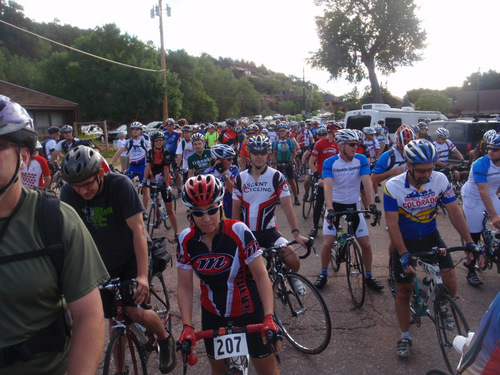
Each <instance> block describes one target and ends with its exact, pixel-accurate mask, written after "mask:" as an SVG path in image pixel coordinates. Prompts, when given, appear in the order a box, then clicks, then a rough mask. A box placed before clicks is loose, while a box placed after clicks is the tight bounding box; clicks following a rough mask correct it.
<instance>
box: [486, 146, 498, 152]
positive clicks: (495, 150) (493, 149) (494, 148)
mask: <svg viewBox="0 0 500 375" xmlns="http://www.w3.org/2000/svg"><path fill="white" fill-rule="evenodd" d="M486 149H487V150H488V151H493V152H497V151H500V148H498V147H486Z"/></svg>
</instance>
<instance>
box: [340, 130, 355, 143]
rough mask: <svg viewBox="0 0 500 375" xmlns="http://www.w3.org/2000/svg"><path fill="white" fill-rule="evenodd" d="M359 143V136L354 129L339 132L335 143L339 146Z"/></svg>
mask: <svg viewBox="0 0 500 375" xmlns="http://www.w3.org/2000/svg"><path fill="white" fill-rule="evenodd" d="M358 141H359V136H358V134H357V133H356V132H355V131H354V130H352V129H342V130H339V131H338V132H337V134H335V142H337V143H339V144H341V143H347V142H358Z"/></svg>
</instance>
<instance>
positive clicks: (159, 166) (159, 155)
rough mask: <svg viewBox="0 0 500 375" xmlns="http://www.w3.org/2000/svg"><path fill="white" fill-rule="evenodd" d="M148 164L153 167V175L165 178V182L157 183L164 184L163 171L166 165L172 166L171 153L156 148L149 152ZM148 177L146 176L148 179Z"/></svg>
mask: <svg viewBox="0 0 500 375" xmlns="http://www.w3.org/2000/svg"><path fill="white" fill-rule="evenodd" d="M146 162H147V163H149V164H150V165H151V174H152V175H153V177H155V176H163V181H162V180H158V179H156V181H157V182H164V181H165V177H166V176H164V175H163V170H164V167H165V166H166V165H168V166H170V152H168V150H166V149H162V150H157V149H156V148H154V149H151V150H149V151H148V157H147V160H146ZM147 177H148V176H146V178H147Z"/></svg>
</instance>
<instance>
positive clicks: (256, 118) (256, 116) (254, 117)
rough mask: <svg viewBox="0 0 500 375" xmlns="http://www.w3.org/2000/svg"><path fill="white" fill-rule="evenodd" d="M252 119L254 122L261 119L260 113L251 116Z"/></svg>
mask: <svg viewBox="0 0 500 375" xmlns="http://www.w3.org/2000/svg"><path fill="white" fill-rule="evenodd" d="M253 121H254V122H259V121H262V115H255V116H253Z"/></svg>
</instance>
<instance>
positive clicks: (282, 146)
mask: <svg viewBox="0 0 500 375" xmlns="http://www.w3.org/2000/svg"><path fill="white" fill-rule="evenodd" d="M272 148H273V154H272V160H273V162H274V163H276V167H277V169H278V171H280V172H281V173H283V175H284V176H285V177H286V179H287V181H288V185H289V186H290V187H291V189H292V194H293V204H295V205H296V206H300V202H299V198H298V197H297V185H296V184H295V178H294V169H296V168H297V164H296V161H295V157H296V155H297V147H296V145H295V142H293V140H292V139H291V138H289V137H288V128H287V126H286V124H284V123H280V124H279V125H278V138H277V139H276V140H275V141H274V142H273V143H272Z"/></svg>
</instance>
